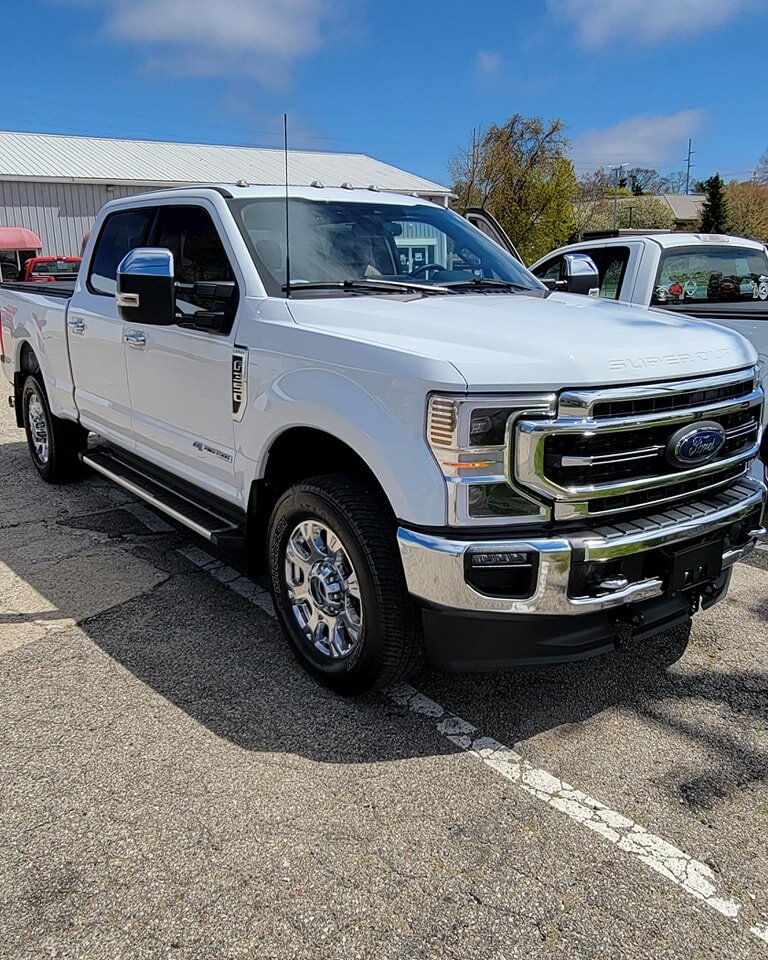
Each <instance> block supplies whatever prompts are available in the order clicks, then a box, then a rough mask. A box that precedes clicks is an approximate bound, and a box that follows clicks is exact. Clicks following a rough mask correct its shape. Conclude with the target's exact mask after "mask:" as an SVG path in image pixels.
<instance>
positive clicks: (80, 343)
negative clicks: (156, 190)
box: [67, 207, 155, 447]
mask: <svg viewBox="0 0 768 960" xmlns="http://www.w3.org/2000/svg"><path fill="white" fill-rule="evenodd" d="M154 217H155V209H154V208H152V207H137V208H135V209H129V210H120V211H118V212H116V213H113V214H110V216H109V217H107V219H106V220H105V222H104V226H103V227H102V229H101V232H100V234H99V237H98V239H97V241H96V246H95V248H94V252H93V256H92V257H91V262H90V267H89V271H88V276H87V278H86V279H85V282H82V281H81V285H80V286H79V287H78V289H77V291H76V292H75V294H74V296H73V297H72V300H71V301H70V305H69V310H68V311H67V340H68V343H69V356H70V362H71V365H72V376H73V379H74V383H75V403H76V404H77V409H78V410H79V412H80V419H81V421H82V423H83V424H84V426H86V427H87V428H88V429H89V430H93V431H94V432H95V433H98V434H100V435H101V436H103V437H105V438H106V439H108V440H112V441H113V442H114V443H117V444H118V445H119V446H121V447H131V446H132V445H133V426H132V417H131V400H130V395H129V393H128V375H127V372H126V367H125V350H124V347H123V321H122V320H121V319H120V315H119V314H118V312H117V304H116V303H115V288H116V281H115V278H116V276H117V266H118V264H119V263H120V261H121V260H122V259H123V257H124V256H125V254H126V253H128V251H129V250H132V249H133V248H134V247H141V246H144V244H145V243H146V240H147V237H148V235H149V230H150V228H151V225H152V222H153V220H154Z"/></svg>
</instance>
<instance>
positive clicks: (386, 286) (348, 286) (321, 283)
mask: <svg viewBox="0 0 768 960" xmlns="http://www.w3.org/2000/svg"><path fill="white" fill-rule="evenodd" d="M283 290H284V291H285V292H286V293H287V292H289V291H293V290H367V291H369V292H370V293H396V292H406V293H407V292H408V291H411V290H416V291H417V292H418V293H450V292H451V291H450V290H448V289H446V287H444V286H439V287H438V286H435V285H434V284H431V283H411V282H410V280H376V279H370V280H367V279H365V278H359V279H357V280H308V281H306V282H301V281H299V282H298V283H292V284H291V285H290V287H289V286H288V284H287V283H286V284H283Z"/></svg>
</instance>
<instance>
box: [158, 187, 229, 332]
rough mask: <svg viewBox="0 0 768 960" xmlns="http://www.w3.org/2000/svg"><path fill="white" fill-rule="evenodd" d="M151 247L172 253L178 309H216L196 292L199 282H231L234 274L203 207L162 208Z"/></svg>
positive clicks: (188, 311) (187, 311)
mask: <svg viewBox="0 0 768 960" xmlns="http://www.w3.org/2000/svg"><path fill="white" fill-rule="evenodd" d="M152 246H155V247H165V248H167V249H168V250H170V251H171V253H172V254H173V263H174V270H175V277H176V283H177V284H178V285H179V287H178V291H177V295H176V307H177V309H178V311H179V312H180V313H182V314H184V315H187V316H190V317H191V316H194V314H195V313H197V312H198V311H200V310H212V309H215V308H214V307H212V306H211V301H210V299H206V300H201V299H200V298H199V297H198V296H196V295H195V291H194V285H195V284H196V283H198V282H199V281H203V280H206V281H212V280H215V281H219V282H224V281H232V280H234V279H235V275H234V273H233V272H232V267H231V265H230V263H229V258H228V257H227V254H226V252H225V250H224V246H223V244H222V242H221V238H220V237H219V234H218V232H217V230H216V227H215V225H214V223H213V220H212V219H211V217H210V215H209V213H208V212H207V210H203V208H202V207H195V206H183V207H164V208H163V209H162V212H161V214H160V220H159V222H158V226H157V230H156V231H155V236H154V238H153V241H152Z"/></svg>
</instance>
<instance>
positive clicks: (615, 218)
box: [611, 163, 626, 230]
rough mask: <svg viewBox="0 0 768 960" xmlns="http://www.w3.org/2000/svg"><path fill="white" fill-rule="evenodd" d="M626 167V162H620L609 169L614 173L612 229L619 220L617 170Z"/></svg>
mask: <svg viewBox="0 0 768 960" xmlns="http://www.w3.org/2000/svg"><path fill="white" fill-rule="evenodd" d="M624 167H626V163H620V164H619V165H618V167H611V170H613V172H614V173H615V174H616V186H615V187H614V192H613V229H614V230H615V229H616V226H617V224H618V222H619V171H620V170H623V169H624Z"/></svg>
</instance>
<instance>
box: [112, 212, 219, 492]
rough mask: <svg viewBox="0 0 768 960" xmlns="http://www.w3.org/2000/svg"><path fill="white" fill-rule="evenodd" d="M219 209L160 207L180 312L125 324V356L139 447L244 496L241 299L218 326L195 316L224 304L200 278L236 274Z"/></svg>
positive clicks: (158, 234) (207, 486) (157, 238)
mask: <svg viewBox="0 0 768 960" xmlns="http://www.w3.org/2000/svg"><path fill="white" fill-rule="evenodd" d="M215 215H216V214H215V211H214V210H213V208H211V210H210V211H209V210H208V209H206V208H205V207H203V206H201V205H195V204H190V205H167V206H162V207H160V208H159V215H158V220H157V223H156V225H155V229H154V231H153V234H152V241H151V245H152V246H154V247H165V248H167V249H169V250H170V251H171V252H172V253H173V258H174V269H175V279H176V283H177V284H178V288H177V299H176V308H177V314H178V316H179V317H180V318H181V319H180V321H179V323H178V324H176V325H173V326H167V327H163V326H150V325H146V326H142V327H138V326H136V325H130V330H129V329H128V326H127V325H126V334H130V336H129V337H128V339H127V342H126V346H125V358H126V365H127V370H128V385H129V389H130V395H131V405H132V407H133V433H134V438H135V442H136V452H137V454H139V455H140V456H142V457H144V458H145V459H147V460H149V461H150V462H152V463H154V464H156V465H158V466H160V467H165V468H167V469H170V470H173V471H174V472H179V471H180V470H181V473H182V475H183V476H184V477H185V478H186V479H188V480H189V481H191V482H192V483H194V484H195V485H196V486H198V487H200V488H202V489H204V490H207V491H208V492H210V493H213V494H215V495H217V496H219V497H222V498H223V499H225V500H228V501H231V502H237V501H238V492H237V489H236V486H235V470H234V458H235V449H234V422H233V418H232V361H233V352H234V332H233V327H234V319H235V313H236V309H237V301H236V300H234V301H232V303H229V304H227V305H226V308H225V309H224V311H223V312H224V313H225V314H226V319H225V321H224V324H223V326H222V328H221V330H220V331H218V332H213V331H212V330H210V329H206V330H203V329H199V328H196V327H195V322H194V317H195V314H197V313H200V312H210V311H212V310H214V308H216V307H219V306H220V305H215V304H211V303H210V302H209V301H204V300H202V299H201V298H200V296H199V294H198V292H196V291H195V284H197V283H199V282H201V281H212V280H218V281H230V280H234V279H235V276H234V273H233V271H232V268H231V265H230V258H229V256H228V255H227V253H226V251H225V249H224V245H223V243H222V240H221V235H223V231H222V234H221V235H220V232H219V230H218V228H217V226H216V224H215V223H214V220H213V217H214V216H215Z"/></svg>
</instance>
